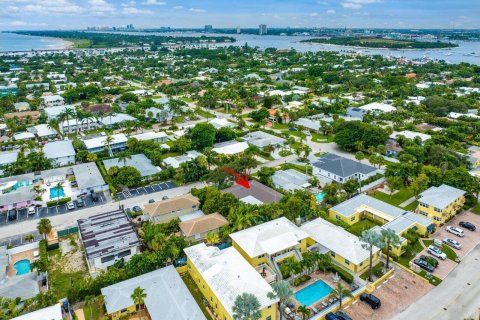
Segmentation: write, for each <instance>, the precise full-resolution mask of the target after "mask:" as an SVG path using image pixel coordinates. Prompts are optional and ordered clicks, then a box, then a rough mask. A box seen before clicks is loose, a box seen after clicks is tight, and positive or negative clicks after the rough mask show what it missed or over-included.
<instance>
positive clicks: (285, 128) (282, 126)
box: [272, 122, 288, 130]
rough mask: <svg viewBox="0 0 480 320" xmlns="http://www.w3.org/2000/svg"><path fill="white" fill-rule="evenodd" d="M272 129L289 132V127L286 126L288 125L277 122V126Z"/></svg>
mask: <svg viewBox="0 0 480 320" xmlns="http://www.w3.org/2000/svg"><path fill="white" fill-rule="evenodd" d="M272 129H277V130H288V125H286V124H284V123H278V122H275V124H274V125H273V127H272Z"/></svg>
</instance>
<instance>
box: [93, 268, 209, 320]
mask: <svg viewBox="0 0 480 320" xmlns="http://www.w3.org/2000/svg"><path fill="white" fill-rule="evenodd" d="M137 287H140V288H142V289H144V290H145V293H146V294H147V297H146V298H145V306H146V307H147V310H148V313H149V314H150V316H151V318H152V319H156V320H170V319H178V320H205V316H204V315H203V313H202V311H201V310H200V307H199V306H198V304H197V303H196V302H195V300H194V299H193V297H192V294H191V293H190V291H189V290H188V288H187V286H186V285H185V283H184V282H183V280H182V278H180V275H179V274H178V272H177V270H175V267H174V266H173V265H171V266H168V267H165V268H162V269H157V270H155V271H152V272H149V273H146V274H143V275H141V276H138V277H135V278H131V279H128V280H125V281H122V282H119V283H116V284H114V285H111V286H108V287H106V288H102V294H103V295H104V296H105V307H106V309H107V313H109V314H111V313H114V312H117V311H120V310H122V309H125V308H128V307H131V306H133V305H134V304H135V303H134V302H133V300H132V298H131V297H130V296H131V294H132V293H133V290H135V288H137Z"/></svg>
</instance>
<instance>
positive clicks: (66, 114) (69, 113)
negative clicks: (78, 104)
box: [58, 108, 78, 133]
mask: <svg viewBox="0 0 480 320" xmlns="http://www.w3.org/2000/svg"><path fill="white" fill-rule="evenodd" d="M73 117H75V110H73V109H70V108H65V110H63V112H61V113H60V114H59V116H58V118H59V119H60V122H63V120H66V121H67V125H68V133H70V123H69V122H68V120H70V119H71V118H73ZM77 122H78V121H77ZM77 124H78V123H77Z"/></svg>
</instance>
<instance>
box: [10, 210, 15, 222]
mask: <svg viewBox="0 0 480 320" xmlns="http://www.w3.org/2000/svg"><path fill="white" fill-rule="evenodd" d="M13 220H17V210H10V211H8V221H13Z"/></svg>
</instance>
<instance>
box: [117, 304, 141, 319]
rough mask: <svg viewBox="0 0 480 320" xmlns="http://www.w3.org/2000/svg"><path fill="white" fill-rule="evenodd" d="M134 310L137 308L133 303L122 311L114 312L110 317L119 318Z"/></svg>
mask: <svg viewBox="0 0 480 320" xmlns="http://www.w3.org/2000/svg"><path fill="white" fill-rule="evenodd" d="M136 311H137V308H136V307H135V305H133V306H131V307H128V308H127V309H126V310H125V311H124V312H121V311H118V312H114V313H112V314H111V315H110V316H111V317H112V319H119V318H120V317H121V316H123V315H126V314H130V313H134V312H136Z"/></svg>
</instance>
